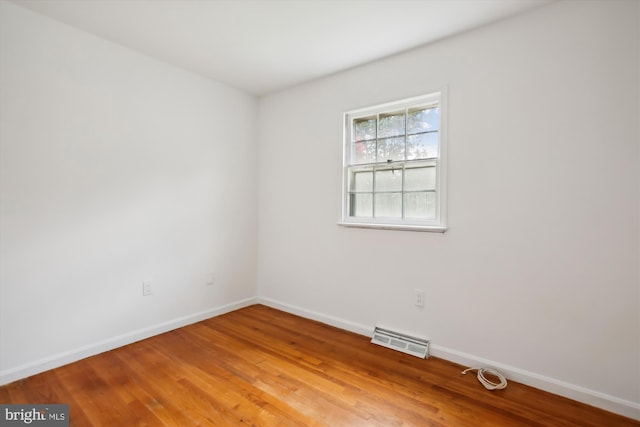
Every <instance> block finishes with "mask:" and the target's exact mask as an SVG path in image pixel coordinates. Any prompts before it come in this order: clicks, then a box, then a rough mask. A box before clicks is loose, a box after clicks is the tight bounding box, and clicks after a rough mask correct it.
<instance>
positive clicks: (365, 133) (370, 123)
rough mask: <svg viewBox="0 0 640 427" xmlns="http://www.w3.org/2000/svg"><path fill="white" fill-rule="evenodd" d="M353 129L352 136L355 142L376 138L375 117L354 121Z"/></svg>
mask: <svg viewBox="0 0 640 427" xmlns="http://www.w3.org/2000/svg"><path fill="white" fill-rule="evenodd" d="M353 127H354V136H355V139H356V141H362V140H363V139H375V138H376V119H375V117H369V118H365V119H357V120H354V121H353Z"/></svg>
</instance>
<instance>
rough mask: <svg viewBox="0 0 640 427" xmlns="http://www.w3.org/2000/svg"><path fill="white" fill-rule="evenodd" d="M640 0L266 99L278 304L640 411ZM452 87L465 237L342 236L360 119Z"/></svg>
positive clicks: (271, 251)
mask: <svg viewBox="0 0 640 427" xmlns="http://www.w3.org/2000/svg"><path fill="white" fill-rule="evenodd" d="M638 5H639V4H638V3H637V2H635V1H622V2H620V1H590V2H584V1H564V2H559V3H555V4H552V5H550V6H547V7H544V8H541V9H538V10H536V11H533V12H531V13H528V14H525V15H521V16H519V17H515V18H513V19H510V20H506V21H503V22H500V23H497V24H495V25H492V26H488V27H484V28H481V29H478V30H475V31H472V32H469V33H466V34H463V35H460V36H458V37H455V38H451V39H448V40H444V41H441V42H439V43H436V44H433V45H430V46H426V47H424V48H421V49H416V50H413V51H411V52H408V53H405V54H401V55H398V56H395V57H392V58H389V59H386V60H383V61H379V62H375V63H372V64H368V65H365V66H363V67H359V68H356V69H353V70H350V71H347V72H342V73H339V74H336V75H333V76H330V77H327V78H324V79H321V80H319V81H315V82H312V83H308V84H304V85H300V86H298V87H295V88H292V89H290V90H286V91H283V92H280V93H276V94H273V95H270V96H266V97H265V98H263V99H261V101H260V109H259V120H260V125H259V133H260V159H259V164H260V174H259V183H260V184H259V185H260V187H259V268H258V279H259V283H258V290H259V294H260V296H261V297H262V298H264V300H265V301H267V302H268V303H271V304H272V305H274V306H279V307H283V308H286V309H289V310H291V311H294V312H299V313H302V314H306V315H309V316H311V317H315V318H318V319H320V320H323V321H328V322H331V323H334V324H337V325H340V326H343V327H347V328H349V329H352V330H358V331H366V330H368V329H369V328H372V327H373V326H374V325H375V324H376V323H377V322H381V323H384V324H385V325H388V326H392V327H396V328H398V329H401V330H408V331H413V332H415V333H417V334H421V335H428V336H430V337H431V340H432V344H433V349H434V354H438V355H442V356H445V357H448V358H451V359H454V360H459V361H463V362H464V361H472V362H473V361H475V362H487V363H491V364H494V365H498V366H500V367H502V368H504V369H506V370H507V371H508V372H509V373H510V375H511V376H512V377H516V378H517V379H519V380H521V381H526V382H529V383H530V384H535V385H538V386H540V387H543V388H547V389H550V390H553V391H555V392H558V393H563V394H565V395H570V396H572V397H574V398H578V399H581V400H583V401H589V402H592V403H594V404H597V405H600V406H605V407H608V408H610V409H612V410H616V411H619V412H623V413H626V414H627V415H631V416H636V417H639V418H640V342H639V341H640V308H639V307H640V277H639V269H638V259H639V258H638V255H639V183H638V169H639V167H640V161H639V149H638V148H639V130H638V123H637V121H638V114H639V111H638V110H639V107H638V93H639V92H638V81H639V38H638V17H639V13H638ZM445 85H447V86H448V90H449V111H448V114H449V144H450V145H449V163H448V164H449V190H450V191H449V205H448V206H449V221H448V223H449V226H450V228H449V231H448V232H447V233H445V234H437V233H421V232H400V231H384V230H367V229H353V228H343V227H340V226H338V225H336V222H337V220H338V217H339V212H340V185H341V182H340V178H341V172H340V170H341V148H342V146H341V144H342V113H343V112H344V111H347V110H350V109H354V108H358V107H365V106H369V105H375V104H377V103H382V102H387V101H393V100H397V99H402V98H405V97H411V96H416V95H420V94H424V93H428V92H430V91H433V90H437V89H439V88H442V87H443V86H445ZM415 288H421V289H424V290H425V291H426V306H425V307H424V309H421V308H418V307H415V306H414V305H413V293H414V289H415Z"/></svg>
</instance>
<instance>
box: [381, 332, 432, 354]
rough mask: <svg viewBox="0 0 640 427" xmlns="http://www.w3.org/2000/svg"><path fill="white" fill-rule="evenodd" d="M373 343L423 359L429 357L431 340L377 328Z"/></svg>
mask: <svg viewBox="0 0 640 427" xmlns="http://www.w3.org/2000/svg"><path fill="white" fill-rule="evenodd" d="M371 342H372V343H374V344H378V345H381V346H383V347H387V348H390V349H393V350H398V351H401V352H403V353H407V354H410V355H412V356H416V357H420V358H422V359H424V358H426V357H429V340H426V339H424V338H417V337H412V336H409V335H405V334H402V333H399V332H394V331H390V330H389V329H383V328H381V327H379V326H376V329H375V330H374V331H373V336H372V337H371Z"/></svg>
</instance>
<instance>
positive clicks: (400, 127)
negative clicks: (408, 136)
mask: <svg viewBox="0 0 640 427" xmlns="http://www.w3.org/2000/svg"><path fill="white" fill-rule="evenodd" d="M404 132H405V130H404V111H403V112H399V113H393V114H384V115H382V114H381V115H380V123H378V138H384V137H387V136H398V135H404Z"/></svg>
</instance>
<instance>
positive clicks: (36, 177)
mask: <svg viewBox="0 0 640 427" xmlns="http://www.w3.org/2000/svg"><path fill="white" fill-rule="evenodd" d="M0 8H1V9H0V17H1V21H0V31H1V33H0V43H1V44H0V77H1V78H0V93H1V96H0V132H1V134H0V143H1V145H0V149H1V151H0V155H1V157H0V161H1V168H0V169H1V175H0V192H1V194H2V197H1V200H0V202H1V204H0V214H1V216H0V219H1V221H0V227H1V228H0V233H1V235H2V240H1V245H2V246H1V248H0V266H1V269H0V274H1V275H0V304H1V305H0V376H1V379H2V380H3V381H2V382H7V381H9V380H12V379H15V378H17V377H21V376H25V375H26V374H30V373H33V372H34V371H38V370H41V369H44V368H47V367H50V366H55V365H57V364H60V363H63V362H65V361H69V360H74V359H76V358H78V357H82V356H84V355H87V354H92V353H95V352H98V351H101V350H104V349H107V348H110V347H113V346H116V345H120V344H123V343H126V342H129V341H131V340H134V339H138V338H141V337H143V336H147V335H151V334H153V333H156V332H159V331H161V330H166V329H170V328H172V327H176V326H179V325H181V324H184V323H188V322H191V321H195V320H198V319H200V318H203V317H209V316H211V315H212V314H214V313H216V312H219V311H220V310H224V309H229V308H231V307H234V306H237V305H238V304H242V302H243V301H246V300H247V299H250V298H253V297H254V296H255V281H256V279H255V274H256V263H257V260H256V236H257V229H256V227H257V195H256V190H257V184H256V178H257V174H256V172H255V170H256V162H257V156H256V154H255V152H256V125H255V123H256V119H257V116H256V113H257V100H256V99H255V98H254V97H251V96H248V95H246V94H243V93H241V92H239V91H237V90H235V89H231V88H229V87H226V86H224V85H222V84H218V83H216V82H212V81H209V80H206V79H204V78H201V77H198V76H195V75H193V74H191V73H188V72H186V71H182V70H180V69H177V68H173V67H171V66H168V65H166V64H164V63H162V62H158V61H155V60H152V59H149V58H147V57H145V56H142V55H139V54H138V53H135V52H133V51H130V50H127V49H125V48H122V47H119V46H116V45H114V44H111V43H109V42H107V41H104V40H102V39H99V38H96V37H93V36H91V35H89V34H87V33H84V32H81V31H78V30H76V29H74V28H71V27H67V26H65V25H62V24H60V23H58V22H55V21H53V20H50V19H48V18H45V17H43V16H40V15H37V14H34V13H32V12H30V11H27V10H24V9H22V8H20V7H17V6H15V5H13V4H11V3H7V2H5V1H2V2H0ZM212 276H215V281H216V284H215V285H214V286H206V285H205V284H206V283H207V282H208V281H209V280H210V279H211V277H212ZM146 279H151V280H152V281H153V291H154V295H152V296H150V297H143V296H142V281H143V280H146Z"/></svg>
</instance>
